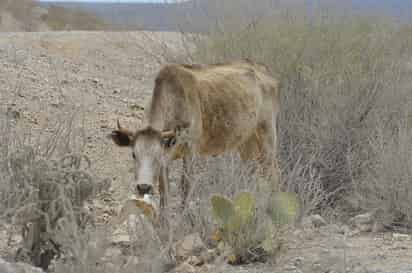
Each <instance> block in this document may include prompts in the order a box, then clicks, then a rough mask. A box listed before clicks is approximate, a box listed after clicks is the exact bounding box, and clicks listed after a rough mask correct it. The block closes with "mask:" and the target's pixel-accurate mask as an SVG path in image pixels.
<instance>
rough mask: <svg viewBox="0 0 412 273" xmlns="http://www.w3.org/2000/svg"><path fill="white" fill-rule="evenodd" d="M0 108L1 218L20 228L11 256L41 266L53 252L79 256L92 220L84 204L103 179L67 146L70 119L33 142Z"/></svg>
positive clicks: (56, 254)
mask: <svg viewBox="0 0 412 273" xmlns="http://www.w3.org/2000/svg"><path fill="white" fill-rule="evenodd" d="M1 111H2V112H1V113H2V114H1V117H2V118H1V119H0V132H1V137H0V140H1V141H0V155H1V157H0V158H1V160H0V173H1V177H2V178H1V183H0V185H1V188H0V194H1V202H0V211H1V212H2V214H1V215H0V220H1V223H2V224H4V225H5V226H8V225H7V224H9V225H11V227H13V230H15V229H16V228H19V229H21V230H22V234H21V236H22V239H23V241H22V245H21V248H20V249H19V250H18V252H17V253H16V258H17V259H18V260H24V261H26V262H30V263H32V264H34V265H36V266H39V267H42V268H43V269H46V268H47V267H48V266H49V265H50V262H51V261H52V259H53V258H55V257H61V256H65V257H70V258H72V259H74V260H76V261H83V259H84V256H83V255H81V254H83V253H82V252H81V251H82V250H83V249H85V248H84V245H83V244H84V243H85V242H88V240H84V237H85V236H86V234H87V233H86V231H85V228H86V226H89V225H90V224H92V223H91V222H90V220H92V218H91V217H90V215H89V214H88V212H87V211H86V210H85V209H84V206H83V205H84V202H85V201H86V200H88V199H90V198H91V197H93V196H95V195H96V194H97V193H98V192H100V191H101V190H102V189H107V187H108V186H109V185H108V184H107V181H102V182H100V181H97V179H96V178H95V177H94V176H93V175H91V173H90V172H89V168H90V164H91V162H90V161H89V160H88V159H87V157H85V156H83V155H81V154H76V153H73V151H70V147H71V145H70V144H71V143H72V142H71V140H70V138H71V136H72V129H71V125H72V124H73V120H72V119H68V120H67V122H65V121H61V122H60V126H59V127H58V128H57V129H56V130H55V133H54V134H53V135H51V136H47V137H45V136H43V137H39V136H37V137H35V139H37V140H36V141H34V140H33V136H32V135H30V134H27V132H23V131H22V130H21V128H18V127H17V126H16V124H15V120H14V118H13V115H10V114H9V113H8V112H7V110H6V111H4V109H1ZM76 135H79V134H76ZM33 141H34V142H33ZM72 148H73V147H72ZM74 152H77V151H74ZM13 230H10V232H13ZM83 272H86V271H83Z"/></svg>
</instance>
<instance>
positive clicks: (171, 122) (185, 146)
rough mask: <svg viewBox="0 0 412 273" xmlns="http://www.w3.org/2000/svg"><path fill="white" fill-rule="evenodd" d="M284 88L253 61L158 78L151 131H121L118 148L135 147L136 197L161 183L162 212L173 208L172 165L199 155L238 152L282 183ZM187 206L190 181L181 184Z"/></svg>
mask: <svg viewBox="0 0 412 273" xmlns="http://www.w3.org/2000/svg"><path fill="white" fill-rule="evenodd" d="M279 104H280V103H279V83H278V81H277V80H275V79H274V78H272V77H271V76H270V75H269V72H268V69H266V67H264V66H263V65H260V64H256V63H253V62H251V61H248V60H241V61H236V62H232V63H220V64H211V65H188V64H168V65H165V66H163V67H162V68H161V69H160V71H159V72H158V74H157V76H156V78H155V84H154V90H153V94H152V98H151V100H150V102H149V104H148V107H146V109H145V118H144V120H145V121H144V126H143V127H141V129H138V130H129V129H126V128H123V127H122V126H121V125H120V123H119V121H118V124H117V126H118V128H117V130H114V131H113V132H112V133H111V134H110V138H111V139H112V140H113V141H114V143H115V144H117V145H118V146H121V147H130V148H131V149H132V155H133V159H134V171H135V178H136V181H135V182H136V192H137V193H138V194H139V195H140V196H144V195H145V194H153V193H154V185H155V184H156V183H158V185H159V193H160V207H161V208H162V207H164V206H165V205H166V204H167V194H168V187H169V186H168V174H167V166H168V164H169V163H170V162H171V161H172V160H176V159H183V167H184V170H186V168H187V167H186V166H187V164H188V161H189V160H190V158H191V156H193V155H195V154H196V155H200V156H216V155H220V154H223V153H226V152H229V151H238V152H239V153H240V157H241V159H242V160H257V161H258V162H260V163H261V164H260V165H261V166H262V168H263V169H265V170H266V171H267V172H266V174H267V175H271V177H273V179H275V180H276V179H277V177H278V173H277V164H276V119H277V115H278V112H279V108H280V107H279V106H280V105H279ZM180 190H181V195H182V197H181V199H182V206H184V205H185V203H186V199H187V197H188V193H189V190H190V183H189V181H188V179H187V178H186V176H185V175H182V179H181V181H180Z"/></svg>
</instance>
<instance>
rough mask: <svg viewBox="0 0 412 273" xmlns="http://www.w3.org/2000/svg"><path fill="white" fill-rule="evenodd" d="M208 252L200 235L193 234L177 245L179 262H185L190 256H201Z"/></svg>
mask: <svg viewBox="0 0 412 273" xmlns="http://www.w3.org/2000/svg"><path fill="white" fill-rule="evenodd" d="M205 250H206V246H205V244H204V243H203V241H202V239H201V238H200V235H199V233H193V234H190V235H188V236H186V237H185V238H183V240H182V241H180V242H178V243H177V244H176V256H177V259H178V260H181V261H183V260H185V259H187V258H188V257H190V256H200V254H201V253H202V252H203V251H205Z"/></svg>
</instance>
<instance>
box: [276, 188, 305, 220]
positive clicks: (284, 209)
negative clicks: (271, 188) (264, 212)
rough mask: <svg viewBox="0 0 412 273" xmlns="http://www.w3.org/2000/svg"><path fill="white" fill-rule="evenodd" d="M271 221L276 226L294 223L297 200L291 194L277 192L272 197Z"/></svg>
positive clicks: (293, 194)
mask: <svg viewBox="0 0 412 273" xmlns="http://www.w3.org/2000/svg"><path fill="white" fill-rule="evenodd" d="M271 211H272V220H273V223H274V224H275V225H277V226H283V225H285V224H290V223H292V222H293V221H295V219H296V217H297V215H298V212H299V199H298V197H297V195H296V194H295V193H292V192H278V193H276V194H275V195H274V196H273V197H272V208H271Z"/></svg>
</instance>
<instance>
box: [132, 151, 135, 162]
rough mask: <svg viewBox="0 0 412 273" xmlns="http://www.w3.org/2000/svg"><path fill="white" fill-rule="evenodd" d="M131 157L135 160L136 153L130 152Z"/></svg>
mask: <svg viewBox="0 0 412 273" xmlns="http://www.w3.org/2000/svg"><path fill="white" fill-rule="evenodd" d="M132 156H133V159H134V160H136V153H135V152H132Z"/></svg>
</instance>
